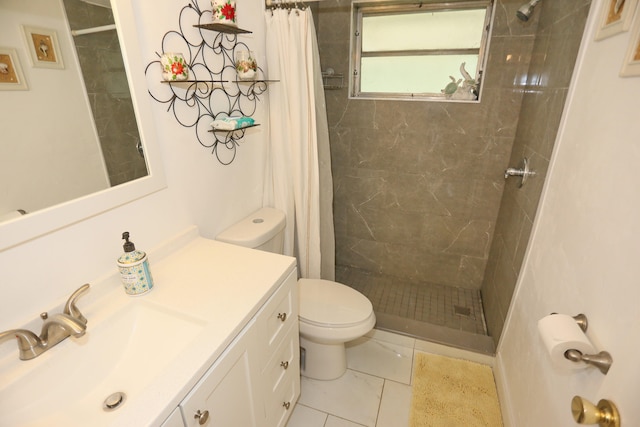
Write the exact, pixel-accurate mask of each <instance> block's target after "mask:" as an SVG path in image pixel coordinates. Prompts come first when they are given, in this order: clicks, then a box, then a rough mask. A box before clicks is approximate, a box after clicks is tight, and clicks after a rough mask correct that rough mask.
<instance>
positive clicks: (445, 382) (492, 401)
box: [409, 353, 502, 427]
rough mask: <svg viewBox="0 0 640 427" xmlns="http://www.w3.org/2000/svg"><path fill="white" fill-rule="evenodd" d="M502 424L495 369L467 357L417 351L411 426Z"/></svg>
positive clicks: (486, 426) (492, 426)
mask: <svg viewBox="0 0 640 427" xmlns="http://www.w3.org/2000/svg"><path fill="white" fill-rule="evenodd" d="M476 426H477V427H501V426H502V416H501V413H500V404H499V403H498V393H497V391H496V385H495V381H494V379H493V372H492V370H491V368H490V367H489V366H486V365H481V364H478V363H473V362H469V361H466V360H460V359H452V358H449V357H443V356H437V355H433V354H426V353H418V354H417V355H416V361H415V366H414V370H413V397H412V399H411V415H410V418H409V427H476Z"/></svg>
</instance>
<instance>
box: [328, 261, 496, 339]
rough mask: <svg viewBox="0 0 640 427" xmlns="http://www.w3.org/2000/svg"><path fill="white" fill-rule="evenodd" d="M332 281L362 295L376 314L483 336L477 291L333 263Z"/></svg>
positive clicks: (478, 293) (484, 333)
mask: <svg viewBox="0 0 640 427" xmlns="http://www.w3.org/2000/svg"><path fill="white" fill-rule="evenodd" d="M336 280H337V281H338V282H341V283H344V284H345V285H348V286H350V287H352V288H354V289H356V290H357V291H359V292H361V293H363V294H364V295H366V296H367V298H369V300H370V301H371V303H372V304H373V310H374V312H375V313H376V314H379V313H383V314H385V315H391V316H397V317H401V318H404V319H410V320H415V321H418V322H424V323H429V324H433V325H438V326H444V327H447V328H451V329H456V330H460V331H465V332H470V333H473V334H479V335H487V331H486V326H485V322H484V313H483V311H482V301H481V298H480V291H479V290H473V289H464V288H454V287H451V286H444V285H439V284H435V283H429V282H419V283H418V282H415V283H409V282H406V281H404V280H402V279H398V278H396V277H391V276H380V275H375V274H372V273H369V272H366V271H363V270H359V269H356V268H350V267H342V266H336Z"/></svg>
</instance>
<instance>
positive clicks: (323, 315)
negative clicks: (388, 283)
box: [298, 279, 373, 328]
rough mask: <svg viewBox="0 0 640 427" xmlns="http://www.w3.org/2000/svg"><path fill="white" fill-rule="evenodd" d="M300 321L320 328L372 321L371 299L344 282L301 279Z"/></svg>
mask: <svg viewBox="0 0 640 427" xmlns="http://www.w3.org/2000/svg"><path fill="white" fill-rule="evenodd" d="M298 289H299V296H300V315H299V317H300V321H302V322H305V323H308V324H311V325H314V326H320V327H330V328H348V327H352V326H356V325H359V324H361V323H363V322H366V321H368V320H369V319H370V318H371V316H372V315H373V306H372V305H371V301H369V299H368V298H367V297H365V296H364V295H362V294H361V293H360V292H358V291H356V290H355V289H352V288H350V287H349V286H346V285H343V284H342V283H337V282H333V281H330V280H323V279H300V280H298Z"/></svg>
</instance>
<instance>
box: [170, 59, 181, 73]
mask: <svg viewBox="0 0 640 427" xmlns="http://www.w3.org/2000/svg"><path fill="white" fill-rule="evenodd" d="M171 73H172V74H176V75H178V74H183V73H184V65H183V64H182V63H180V62H174V63H172V64H171Z"/></svg>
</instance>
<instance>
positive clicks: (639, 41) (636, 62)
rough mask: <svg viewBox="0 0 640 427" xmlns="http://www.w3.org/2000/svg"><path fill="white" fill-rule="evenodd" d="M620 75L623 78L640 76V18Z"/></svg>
mask: <svg viewBox="0 0 640 427" xmlns="http://www.w3.org/2000/svg"><path fill="white" fill-rule="evenodd" d="M620 75H621V76H623V77H629V76H640V17H639V18H638V19H636V22H635V23H634V24H633V29H632V30H631V38H630V39H629V47H627V54H626V55H625V57H624V63H623V64H622V69H621V70H620Z"/></svg>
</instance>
